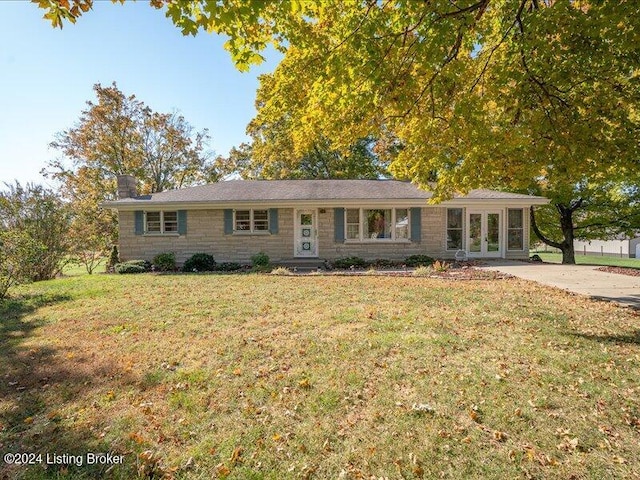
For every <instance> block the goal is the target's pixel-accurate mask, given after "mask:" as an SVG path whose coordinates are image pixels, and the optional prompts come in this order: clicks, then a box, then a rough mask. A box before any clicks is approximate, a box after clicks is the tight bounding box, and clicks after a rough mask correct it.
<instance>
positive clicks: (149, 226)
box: [144, 211, 178, 234]
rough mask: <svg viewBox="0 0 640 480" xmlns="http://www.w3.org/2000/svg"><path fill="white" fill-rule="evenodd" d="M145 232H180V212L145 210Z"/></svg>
mask: <svg viewBox="0 0 640 480" xmlns="http://www.w3.org/2000/svg"><path fill="white" fill-rule="evenodd" d="M144 225H145V228H144V233H160V234H162V233H178V212H175V211H174V212H145V222H144Z"/></svg>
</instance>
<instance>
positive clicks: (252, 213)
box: [233, 209, 269, 233]
mask: <svg viewBox="0 0 640 480" xmlns="http://www.w3.org/2000/svg"><path fill="white" fill-rule="evenodd" d="M233 231H234V232H239V233H259V232H268V231H269V210H257V209H250V210H234V212H233Z"/></svg>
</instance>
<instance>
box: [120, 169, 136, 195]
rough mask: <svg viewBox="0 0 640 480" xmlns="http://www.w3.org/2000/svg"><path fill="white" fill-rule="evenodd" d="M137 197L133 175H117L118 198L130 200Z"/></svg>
mask: <svg viewBox="0 0 640 480" xmlns="http://www.w3.org/2000/svg"><path fill="white" fill-rule="evenodd" d="M137 196H138V189H137V187H136V177H134V176H133V175H118V198H119V199H120V200H122V199H123V198H131V197H137Z"/></svg>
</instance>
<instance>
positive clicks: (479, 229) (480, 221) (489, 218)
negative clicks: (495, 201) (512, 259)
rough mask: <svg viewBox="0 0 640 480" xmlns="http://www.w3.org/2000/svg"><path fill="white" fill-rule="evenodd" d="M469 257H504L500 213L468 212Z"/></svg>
mask: <svg viewBox="0 0 640 480" xmlns="http://www.w3.org/2000/svg"><path fill="white" fill-rule="evenodd" d="M467 245H468V248H469V252H468V256H469V257H501V256H502V215H501V213H500V212H499V211H469V212H467Z"/></svg>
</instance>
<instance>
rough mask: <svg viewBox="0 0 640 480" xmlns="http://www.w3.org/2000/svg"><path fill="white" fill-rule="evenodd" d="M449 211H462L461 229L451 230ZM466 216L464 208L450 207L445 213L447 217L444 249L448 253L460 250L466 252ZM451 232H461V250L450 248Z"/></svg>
mask: <svg viewBox="0 0 640 480" xmlns="http://www.w3.org/2000/svg"><path fill="white" fill-rule="evenodd" d="M449 210H460V212H461V215H462V218H461V219H460V223H461V225H460V228H449ZM465 214H466V211H465V209H464V208H462V207H448V208H447V210H446V211H445V217H444V249H445V251H447V252H457V251H458V250H464V249H465V235H466V234H465V227H466V225H465V220H464V219H465ZM449 230H460V248H449V242H448V239H449V235H448V233H449Z"/></svg>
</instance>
